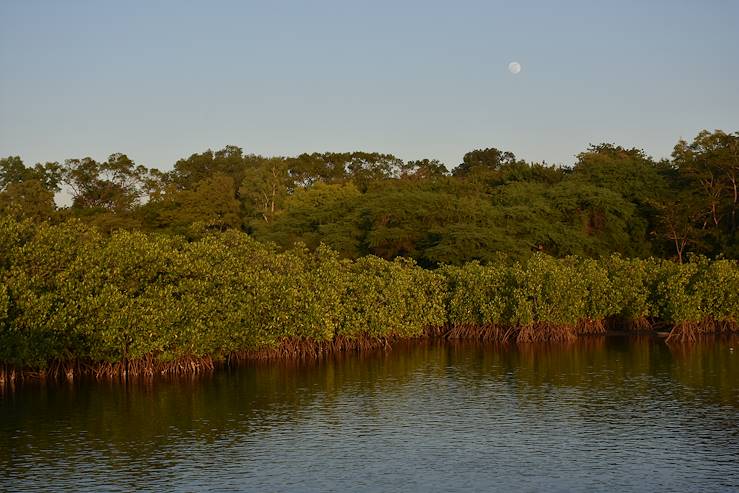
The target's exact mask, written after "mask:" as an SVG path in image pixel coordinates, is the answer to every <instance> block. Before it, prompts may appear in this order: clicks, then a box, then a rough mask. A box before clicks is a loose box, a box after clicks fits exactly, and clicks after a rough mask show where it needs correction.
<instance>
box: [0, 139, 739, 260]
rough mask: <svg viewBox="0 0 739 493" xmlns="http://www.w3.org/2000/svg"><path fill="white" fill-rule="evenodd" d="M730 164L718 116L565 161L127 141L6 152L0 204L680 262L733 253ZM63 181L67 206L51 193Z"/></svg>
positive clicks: (734, 142) (736, 199)
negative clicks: (153, 162)
mask: <svg viewBox="0 0 739 493" xmlns="http://www.w3.org/2000/svg"><path fill="white" fill-rule="evenodd" d="M738 174H739V133H725V132H722V131H719V130H717V131H715V132H713V133H710V132H707V131H704V132H701V133H700V134H698V135H697V136H696V137H695V138H694V139H693V141H692V142H691V143H688V142H685V141H679V142H678V143H677V145H676V146H675V148H674V152H673V154H672V157H671V159H669V160H662V161H655V160H653V159H652V158H650V157H648V156H646V155H645V154H644V153H643V152H642V151H640V150H638V149H625V148H622V147H620V146H616V145H613V144H600V145H596V146H591V147H590V148H589V149H587V150H586V151H585V152H582V153H581V154H579V155H578V156H577V161H576V163H575V164H574V166H572V167H554V166H548V165H546V164H541V163H527V162H524V161H521V160H519V159H517V158H516V157H515V156H514V155H513V154H512V153H510V152H503V151H500V150H498V149H495V148H488V149H481V150H473V151H471V152H469V153H467V154H466V155H465V156H464V159H463V162H462V163H461V164H459V165H458V166H457V167H455V168H454V169H453V170H452V172H451V173H449V172H448V171H447V168H446V167H445V166H444V165H443V164H441V163H440V162H438V161H436V160H429V159H423V160H418V161H409V162H404V161H402V160H400V159H398V158H396V157H395V156H392V155H388V154H378V153H366V152H351V153H313V154H302V155H300V156H296V157H263V156H256V155H251V154H245V153H244V152H243V151H242V150H241V149H240V148H238V147H233V146H229V147H226V148H225V149H222V150H220V151H217V152H212V151H210V150H209V151H206V152H203V153H201V154H194V155H192V156H190V157H189V158H187V159H182V160H180V161H178V162H177V163H176V164H175V165H174V168H173V169H172V170H171V171H169V172H162V171H159V170H156V169H148V168H146V167H144V166H140V165H136V164H135V163H133V162H132V161H131V160H130V159H129V158H128V157H127V156H125V155H123V154H113V155H111V156H110V158H109V159H108V160H107V161H105V162H98V161H95V160H93V159H91V158H82V159H68V160H66V161H64V162H63V163H58V162H53V163H45V164H37V165H35V166H33V167H27V166H26V165H25V164H24V163H23V162H22V160H21V159H20V158H19V157H8V158H5V159H0V215H4V216H11V217H14V218H16V219H24V218H28V219H31V220H34V221H37V222H51V223H54V224H56V223H60V222H64V221H66V220H68V219H79V220H80V221H82V222H85V223H88V224H92V225H95V226H96V227H97V228H98V229H99V230H100V231H101V232H103V233H104V234H109V233H110V232H113V231H118V230H129V231H145V232H163V233H167V234H170V235H177V234H181V235H185V236H186V237H188V238H189V239H193V238H196V237H197V231H202V230H203V229H205V230H215V231H225V230H241V231H244V232H247V233H249V234H250V235H251V236H252V237H253V238H255V239H257V240H259V241H270V242H274V243H276V244H277V245H278V246H279V247H280V248H283V249H285V248H291V247H292V245H293V244H294V243H295V242H297V241H299V242H302V243H303V244H305V245H306V246H307V247H308V248H309V249H311V250H314V249H316V248H317V247H318V246H319V245H320V244H321V243H324V244H326V245H328V246H330V247H331V248H332V249H333V250H335V251H336V252H338V254H339V256H340V257H341V258H359V257H362V256H365V255H375V256H378V257H381V258H385V259H393V258H395V257H399V256H402V257H410V258H413V259H414V260H416V261H417V262H418V263H419V264H420V265H422V266H425V267H436V266H439V265H443V264H453V265H462V264H464V263H465V262H468V261H472V260H479V261H481V262H483V263H486V262H490V261H494V260H495V259H496V256H497V255H498V254H499V253H500V252H503V253H505V254H506V255H508V256H511V257H514V258H517V259H520V260H525V259H526V258H527V257H529V256H530V255H531V254H532V253H533V252H537V251H539V252H544V253H548V254H550V255H553V256H556V257H562V256H566V255H578V256H583V257H590V258H598V257H601V256H607V255H610V254H612V253H620V254H622V255H625V256H628V257H639V258H647V257H650V256H656V257H661V258H672V259H675V260H677V261H679V262H682V261H683V260H684V259H685V258H686V256H687V255H688V253H694V254H702V255H706V256H708V257H711V258H715V257H717V256H723V257H724V258H732V259H736V258H737V257H739V246H738V243H737V217H736V216H737V206H738V205H739V194H738V189H737V177H738ZM60 189H62V190H64V191H65V192H66V194H67V195H69V196H70V197H71V205H70V206H68V207H62V208H59V207H57V206H56V205H55V202H54V194H55V193H56V192H57V191H59V190H60ZM193 226H194V227H193ZM194 232H195V233H194Z"/></svg>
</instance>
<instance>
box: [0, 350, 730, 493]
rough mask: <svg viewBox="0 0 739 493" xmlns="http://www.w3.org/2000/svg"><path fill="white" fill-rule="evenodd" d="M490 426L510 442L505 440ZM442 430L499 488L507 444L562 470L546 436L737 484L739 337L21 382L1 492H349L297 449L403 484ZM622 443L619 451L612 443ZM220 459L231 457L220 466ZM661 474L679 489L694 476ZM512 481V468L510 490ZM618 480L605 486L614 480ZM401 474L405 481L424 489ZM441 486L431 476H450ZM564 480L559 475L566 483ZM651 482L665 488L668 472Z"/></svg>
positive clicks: (2, 456) (362, 356) (559, 448)
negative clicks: (409, 450) (407, 448)
mask: <svg viewBox="0 0 739 493" xmlns="http://www.w3.org/2000/svg"><path fill="white" fill-rule="evenodd" d="M731 347H733V348H734V350H733V351H731V350H730V348H731ZM430 430H436V431H435V432H434V433H432V434H429V431H430ZM452 432H454V433H452ZM721 433H723V434H724V436H723V437H722V436H721ZM434 434H435V435H434ZM483 434H488V435H487V436H483ZM527 434H528V437H529V438H522V437H525V436H527ZM686 434H687V435H686ZM640 435H641V437H642V438H643V437H646V438H649V437H652V438H653V439H654V440H655V442H654V443H650V444H649V446H648V447H645V446H644V444H643V443H641V444H640V443H637V442H633V443H632V442H631V441H630V440H634V439H637V438H639V436H640ZM396 436H405V440H406V441H405V442H403V443H407V442H409V441H410V443H415V444H416V445H415V449H413V450H426V449H428V450H429V451H431V452H433V453H431V452H429V454H430V456H429V457H426V459H425V460H426V462H424V463H423V464H420V465H419V464H418V463H417V462H416V461H415V459H411V458H409V457H413V456H409V457H406V456H401V457H398V456H395V455H394V453H393V450H394V449H393V448H392V447H395V449H397V448H398V447H401V449H402V448H403V447H404V445H402V444H400V443H396V442H395V440H396V438H395V437H396ZM686 436H695V437H698V438H696V439H695V440H690V439H687V438H686ZM496 437H507V440H508V443H502V444H501V443H498V442H497V441H496V440H497V438H496ZM298 438H300V440H298V441H296V442H294V441H293V440H297V439H298ZM534 438H536V441H535V442H529V441H528V440H529V439H531V440H534ZM340 440H343V442H340ZM414 440H416V442H414ZM455 440H456V441H459V443H456V444H454V442H455ZM686 440H687V443H686ZM595 441H602V442H603V443H602V444H601V445H602V447H600V445H598V446H596V442H595ZM347 443H355V444H357V443H361V447H370V444H374V446H375V447H376V448H368V449H367V450H365V451H364V452H363V457H365V458H367V457H371V458H372V460H371V461H370V463H371V464H370V463H363V462H362V459H361V457H354V455H353V454H355V453H359V452H357V447H355V448H353V449H349V450H345V449H344V447H345V446H346V444H347ZM450 443H451V444H452V445H453V446H452V448H451V449H449V450H450V451H449V452H447V453H453V452H452V451H453V450H455V448H454V447H456V449H465V447H468V449H467V451H468V459H469V461H471V462H470V463H469V464H468V462H463V463H461V465H460V464H459V463H458V464H457V468H458V469H457V470H458V471H459V472H460V473H461V472H462V471H464V470H465V468H466V467H467V466H471V465H475V467H480V466H485V467H487V468H491V467H492V468H497V470H498V471H499V473H500V474H499V475H502V476H501V477H502V478H503V479H501V477H499V478H498V480H500V481H501V483H500V485H505V484H506V481H505V478H506V477H507V476H505V472H506V471H517V467H519V465H517V464H516V463H509V461H508V459H505V456H506V454H507V453H508V452H510V453H514V452H515V453H519V454H529V455H531V457H530V459H531V464H532V466H531V467H536V466H537V464H538V467H539V468H540V469H541V471H540V472H541V476H542V477H548V475H551V474H552V471H554V470H556V467H560V468H561V467H562V466H561V465H560V466H557V465H556V460H554V459H552V458H551V457H549V456H548V455H547V449H548V448H549V449H550V452H551V453H553V454H554V453H559V454H564V455H567V454H570V455H573V454H574V455H573V457H571V459H572V460H575V461H577V460H580V461H585V462H587V461H588V460H589V458H588V457H587V456H583V457H580V456H578V453H577V451H576V450H574V449H571V448H568V447H572V446H580V447H581V448H582V451H583V453H586V452H587V451H588V450H590V449H591V448H592V447H596V449H597V453H600V454H601V457H600V460H605V461H616V463H617V464H618V461H621V462H624V463H625V464H624V467H626V465H627V463H628V462H629V461H630V460H632V459H633V460H637V459H638V458H639V457H641V456H642V455H644V457H646V458H647V459H643V458H642V463H643V460H647V461H648V460H650V459H649V457H651V460H653V461H654V460H657V459H655V457H657V458H662V459H660V460H663V464H662V465H663V466H664V464H668V465H670V464H672V465H674V466H675V467H676V468H677V467H680V466H679V464H680V463H681V461H682V462H685V460H687V459H686V458H685V457H684V456H683V457H682V458H680V457H675V458H674V461H673V459H672V457H671V456H670V453H671V452H670V451H669V448H670V447H672V450H673V452H674V453H675V454H685V453H686V450H687V451H688V453H690V454H693V455H694V456H695V457H693V456H691V457H692V459H690V460H693V462H694V464H697V465H698V466H700V467H707V466H706V464H712V463H713V464H714V466H715V471H714V470H707V472H706V475H707V477H714V473H715V477H716V478H720V477H724V480H723V481H724V483H717V485H723V486H733V485H734V483H733V481H734V479H736V477H735V476H734V477H732V476H731V474H729V475H728V476H727V471H728V470H729V469H731V470H734V471H736V470H737V469H739V459H737V457H739V445H737V443H739V341H737V340H736V339H734V340H711V341H705V342H702V343H701V342H699V343H695V344H691V345H676V344H673V345H667V344H665V343H664V342H663V341H661V340H656V339H653V338H651V337H641V338H638V337H630V338H626V337H591V338H583V339H580V340H578V341H575V342H572V343H562V344H535V345H534V344H531V345H519V346H515V345H511V346H504V345H496V344H481V343H478V342H469V341H467V342H465V341H461V342H450V341H447V342H441V341H433V340H429V341H408V342H406V343H401V344H399V345H397V346H395V347H394V348H393V349H392V350H391V351H371V352H367V353H359V354H338V355H333V356H330V357H327V358H325V359H321V360H313V361H278V362H262V363H250V364H246V365H244V366H242V367H239V368H231V369H225V370H221V371H217V372H215V373H213V374H210V375H201V376H197V377H178V378H173V379H164V378H162V379H154V380H135V381H131V382H129V383H128V384H121V383H118V382H108V383H105V382H95V381H77V382H74V383H69V384H58V383H53V384H52V383H49V384H44V383H43V382H35V383H26V384H23V385H17V386H16V387H15V388H14V389H9V388H6V389H5V391H4V393H3V394H2V395H0V466H2V473H1V474H0V489H3V486H4V487H6V488H8V489H11V490H12V489H27V488H33V487H36V486H38V485H40V484H44V482H45V481H49V480H50V479H52V478H53V480H54V481H56V482H57V483H56V484H57V485H58V486H59V487H60V489H65V487H68V486H70V485H79V487H80V488H81V489H89V490H95V489H96V487H99V486H100V485H101V484H108V486H111V485H113V486H114V485H115V484H118V485H119V486H120V489H126V488H130V487H134V488H136V487H142V485H144V486H146V485H147V484H148V485H149V486H148V487H153V486H151V485H152V484H154V483H150V481H152V477H153V476H152V475H155V476H156V477H157V478H158V479H160V480H163V481H164V480H166V481H170V482H169V483H164V484H168V485H169V486H172V487H175V488H176V489H191V488H194V489H198V485H204V484H211V483H208V481H211V482H212V484H214V485H220V486H223V487H226V486H228V485H229V484H232V482H233V481H236V483H234V484H236V485H239V484H241V485H242V486H243V485H244V484H250V485H254V486H255V487H256V486H259V488H257V489H262V488H267V489H269V488H273V489H274V488H277V489H288V490H289V489H295V490H305V489H313V488H315V489H341V485H344V486H345V487H346V486H349V485H351V486H355V487H358V489H362V484H364V483H361V481H360V482H359V483H357V481H358V480H359V479H358V477H354V478H353V479H351V478H350V479H351V480H350V481H348V482H342V480H341V477H337V478H335V479H334V480H333V482H330V478H331V477H332V476H331V474H330V473H328V472H326V471H323V474H322V475H321V471H317V472H316V474H317V476H315V477H314V476H311V473H310V472H306V471H312V469H309V468H308V466H309V465H310V464H312V463H311V459H310V457H309V456H312V455H315V454H316V453H319V451H320V453H321V454H322V455H323V461H321V462H320V464H322V467H325V468H326V469H327V470H334V469H335V468H339V469H341V468H342V467H344V466H346V465H347V464H346V463H345V462H346V461H349V462H351V461H352V460H356V461H358V462H357V463H358V464H359V465H357V464H355V465H354V466H353V467H357V468H358V469H356V470H355V473H356V474H358V475H361V474H362V470H364V469H363V468H365V469H366V468H367V467H369V466H370V465H371V466H372V467H373V468H375V469H376V470H377V471H378V472H379V471H381V470H383V467H384V468H390V469H391V470H395V469H396V468H398V467H400V468H401V469H402V468H403V465H402V463H403V462H406V463H407V464H406V470H405V475H402V473H399V474H401V477H402V478H405V479H406V480H409V478H411V477H413V476H414V475H416V474H418V473H419V468H420V469H421V470H423V469H424V467H433V464H434V461H435V460H438V461H441V462H440V463H439V464H437V465H436V468H435V469H434V470H432V471H429V473H428V474H430V476H429V477H433V475H434V473H435V472H439V473H440V471H443V469H444V468H443V467H442V465H441V464H444V465H448V464H449V463H450V459H449V457H446V458H445V457H443V455H444V454H443V453H442V451H444V450H447V448H446V447H447V446H451V445H449V444H450ZM568 443H569V445H567V444H568ZM547 444H548V445H547ZM578 444H579V445H578ZM288 445H289V446H290V447H292V448H286V447H288ZM473 446H474V447H473ZM332 447H334V448H332ZM361 447H360V448H361ZM424 447H425V448H424ZM475 447H477V448H475ZM531 447H533V449H532V448H531ZM540 447H541V449H540ZM614 447H616V448H614ZM727 447H728V449H727ZM483 448H485V449H486V450H490V451H496V453H497V454H498V455H487V454H486V453H484V450H483ZM301 451H302V452H301ZM436 451H438V453H439V454H438V455H439V456H438V457H437V456H436V455H435V454H436ZM624 451H629V452H630V454H631V455H628V456H622V455H621V454H622V453H624ZM280 453H282V455H280ZM292 453H296V454H299V453H302V454H303V455H297V456H296V458H293V459H291V460H290V461H289V464H288V465H289V466H290V468H291V471H292V472H288V471H286V469H285V467H286V464H285V463H280V464H279V467H278V466H276V465H275V461H277V462H279V461H280V460H282V459H284V460H288V458H290V457H292V455H291V454H292ZM589 453H590V454H591V455H592V454H593V453H594V452H592V450H591V451H590V452H589ZM727 453H734V454H735V455H734V458H733V459H732V458H731V457H732V456H731V455H726V454H727ZM219 454H220V455H219ZM275 454H277V455H275ZM609 454H611V455H609ZM648 454H651V455H648ZM214 455H215V456H217V457H220V458H221V460H222V461H223V462H220V461H219V459H214ZM663 455H664V457H663ZM383 456H384V457H385V461H386V462H388V463H387V464H385V463H384V462H382V459H381V457H383ZM280 457H282V459H281V458H280ZM542 457H546V459H543V458H542ZM712 458H714V459H715V458H718V459H720V460H717V461H714V462H712ZM525 459H526V457H523V458H522V461H523V462H522V464H523V463H526V460H525ZM367 460H369V459H367ZM455 460H456V459H455ZM332 461H333V462H332ZM398 461H399V462H398ZM451 462H455V461H454V460H452V461H451ZM232 464H240V465H241V466H240V468H238V469H232V468H231V466H230V465H232ZM301 464H302V466H301ZM362 464H364V465H362ZM188 465H189V469H186V470H187V472H186V473H183V468H187V467H188ZM311 467H313V468H315V467H319V468H320V467H321V466H317V465H316V464H313V465H312V466H311ZM270 468H272V471H271V474H270V473H268V472H269V470H270ZM550 468H551V469H550ZM590 469H592V471H589V470H588V468H585V469H582V468H581V469H579V471H581V474H583V475H584V477H586V478H587V479H588V481H590V482H589V483H588V482H587V481H585V483H587V484H591V485H594V486H595V488H596V489H597V485H598V483H597V478H592V477H590V476H589V474H596V472H597V471H596V468H595V466H593V467H591V468H590ZM611 469H612V470H613V473H614V474H618V473H619V472H620V471H619V467H615V466H612V467H611ZM709 469H710V468H709ZM198 470H200V472H201V473H202V474H203V476H202V477H201V476H198V475H197V471H198ZM193 471H195V472H193ZM265 471H267V472H265ZM301 471H302V472H301ZM667 472H669V471H667ZM452 473H453V471H450V472H449V474H452ZM383 474H385V475H387V474H388V472H387V470H385V472H384V473H383ZM479 474H481V473H479V472H478V473H475V474H472V476H469V477H477V476H479ZM598 474H603V473H602V472H599V473H598ZM671 474H672V475H671V476H669V477H670V478H673V479H674V478H677V479H674V480H675V481H678V482H677V483H674V485H675V486H676V487H688V486H690V485H691V483H690V480H689V479H685V478H683V479H684V480H685V481H686V482H683V483H680V482H679V481H680V479H681V477H682V476H680V474H677V475H675V474H674V471H673V473H671ZM686 474H687V473H686ZM157 475H158V476H157ZM301 475H302V476H301ZM293 476H295V477H293ZM444 477H448V476H444ZM531 477H532V478H536V477H537V476H536V474H534V473H532V476H531ZM573 477H577V475H575V476H573ZM666 477H667V476H666ZM693 477H697V478H698V479H700V475H698V476H696V475H695V473H694V474H693ZM727 477H728V479H726V478H727ZM113 478H118V479H115V480H114V479H113ZM301 478H302V480H303V481H305V482H304V483H301ZM318 478H324V479H325V480H326V481H329V482H328V483H320V481H319V479H318ZM326 478H328V479H326ZM514 478H515V474H513V472H512V473H511V478H509V479H510V481H511V485H514V484H516V483H515V481H514ZM619 478H620V479H621V480H623V481H624V482H623V483H621V487H622V488H624V489H627V490H628V489H634V488H631V486H632V483H629V481H628V478H621V477H620V476H619V477H617V478H615V479H616V480H618V479H619ZM660 478H662V476H660V475H658V479H659V480H660V481H662V479H660ZM686 478H687V476H686ZM580 479H583V478H580ZM478 480H479V481H483V482H481V483H480V482H478V483H474V482H473V483H472V484H470V485H469V486H471V487H475V486H477V487H481V486H483V485H484V484H485V483H484V481H485V480H486V477H485V476H481V477H478ZM613 480H614V478H611V481H612V482H611V483H610V484H611V485H614V484H616V485H618V484H619V483H618V482H616V483H614V482H613ZM110 481H113V483H110ZM172 481H174V482H172ZM244 481H246V482H244ZM285 481H288V482H287V483H285ZM290 481H293V482H294V485H293V486H294V488H293V487H292V486H290V484H293V483H290ZM321 481H323V479H321ZM413 481H415V482H413ZM413 481H411V482H410V483H408V484H407V486H408V487H409V488H413V487H414V485H415V486H416V487H418V488H421V487H424V486H429V485H428V484H426V485H425V483H424V481H423V480H418V479H417V478H416V479H414V480H413ZM419 481H420V482H419ZM439 481H441V480H439ZM439 481H437V482H436V483H434V484H435V485H436V487H437V488H441V487H443V485H444V484H445V483H444V482H443V481H441V482H439ZM562 481H563V482H560V483H557V482H555V483H554V484H555V485H557V484H559V485H560V486H562V487H567V488H570V487H572V486H574V483H572V484H570V483H568V482H567V480H566V478H564V479H562ZM593 481H595V482H593ZM664 481H668V482H667V483H660V484H663V486H664V485H667V486H669V485H672V484H673V483H670V482H669V481H671V480H668V479H664ZM737 482H738V483H739V480H737ZM585 483H584V484H585ZM321 484H322V485H323V487H321V486H320V485H321ZM462 484H464V482H460V483H450V484H448V485H447V486H453V485H454V488H452V489H455V488H456V487H457V486H459V487H460V488H461V485H462ZM537 484H538V483H531V484H529V486H532V487H534V488H535V487H536V485H537ZM65 485H66V486H65ZM368 485H375V486H377V484H376V483H368ZM634 485H638V483H634ZM368 488H369V486H368ZM114 489H115V488H114ZM237 489H243V488H240V487H238V486H237ZM369 489H372V488H369ZM442 489H449V488H442ZM636 489H637V490H638V489H639V488H636Z"/></svg>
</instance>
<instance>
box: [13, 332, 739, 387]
mask: <svg viewBox="0 0 739 493" xmlns="http://www.w3.org/2000/svg"><path fill="white" fill-rule="evenodd" d="M607 325H608V324H599V327H600V328H602V330H596V331H590V332H584V331H580V332H568V331H566V330H564V329H563V328H561V327H558V328H555V327H551V326H550V327H548V329H549V332H548V334H549V335H550V336H551V337H544V338H543V337H537V338H532V337H531V332H530V331H528V330H527V329H526V328H524V329H521V328H514V329H510V328H509V329H508V330H504V329H502V328H497V327H471V326H464V327H452V328H448V327H437V328H431V329H427V330H426V331H424V333H423V334H421V335H418V336H394V337H377V338H371V337H367V336H363V337H356V338H352V339H349V338H346V337H337V338H335V339H334V340H331V341H313V340H297V339H287V340H284V341H282V343H281V344H280V345H279V346H277V347H274V348H264V349H255V350H245V351H239V352H234V353H231V354H228V355H225V356H201V357H186V358H181V359H178V360H175V361H167V362H165V361H160V360H157V359H156V357H155V356H154V355H149V356H148V357H146V358H142V359H138V360H133V361H120V362H116V363H109V362H105V363H95V362H91V361H79V360H77V361H67V362H61V361H54V362H50V363H49V364H48V366H47V367H46V368H45V369H32V368H17V367H13V366H12V365H5V364H0V388H3V387H5V386H9V385H10V386H12V385H14V384H15V383H18V382H25V381H31V382H33V381H36V382H47V381H52V382H55V383H63V382H69V383H71V382H74V381H75V380H76V379H91V380H95V381H119V382H122V383H125V382H126V381H128V380H129V379H132V380H134V379H155V378H167V377H181V376H188V375H189V376H195V375H200V374H206V373H210V372H213V371H217V370H222V369H225V368H232V367H238V366H239V365H242V364H246V363H250V362H251V363H253V362H265V363H274V362H285V361H305V360H320V359H322V358H327V357H334V356H338V355H350V354H357V353H366V352H371V351H378V350H382V351H391V350H392V349H393V348H395V347H397V346H399V345H402V344H414V343H421V344H425V343H428V342H442V343H454V342H467V343H474V342H477V343H481V344H501V345H505V346H515V347H518V346H528V345H543V344H564V345H566V344H570V343H576V342H578V341H583V340H586V339H590V338H602V337H603V338H604V337H628V338H632V337H633V338H636V337H647V338H650V339H654V340H661V341H663V342H664V343H666V344H680V345H686V346H688V347H689V346H690V345H691V344H692V343H697V342H700V341H703V340H705V339H717V338H721V339H723V338H732V337H737V336H739V331H737V330H736V328H735V327H734V328H733V330H716V331H713V332H707V331H701V332H700V333H698V334H695V333H693V334H692V335H691V336H690V337H688V336H687V335H685V334H686V333H685V332H675V331H676V327H673V328H672V329H671V331H670V332H665V331H659V330H653V329H643V328H642V329H639V330H628V329H623V328H622V329H618V328H613V327H610V328H607V327H606V326H607ZM545 334H546V333H545ZM540 335H541V334H540ZM513 336H522V337H513Z"/></svg>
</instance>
